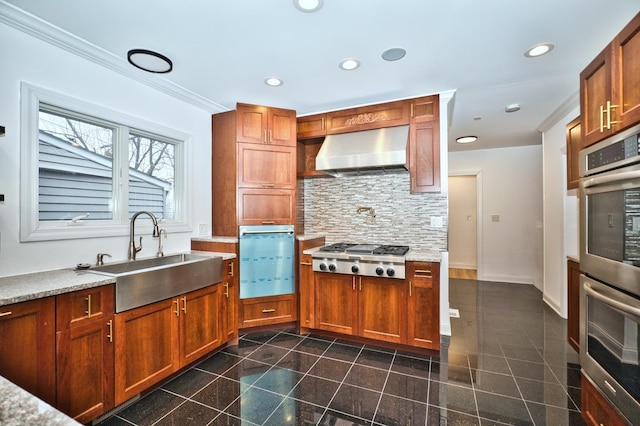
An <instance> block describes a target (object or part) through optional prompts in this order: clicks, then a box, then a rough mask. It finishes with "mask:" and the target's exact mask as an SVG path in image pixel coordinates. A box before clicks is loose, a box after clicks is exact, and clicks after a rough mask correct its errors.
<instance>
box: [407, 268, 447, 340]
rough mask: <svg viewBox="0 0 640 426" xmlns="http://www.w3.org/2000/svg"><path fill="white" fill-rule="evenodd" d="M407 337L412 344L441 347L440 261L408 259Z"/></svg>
mask: <svg viewBox="0 0 640 426" xmlns="http://www.w3.org/2000/svg"><path fill="white" fill-rule="evenodd" d="M406 277H407V280H408V282H409V295H408V299H407V300H408V302H409V303H408V327H407V328H408V338H407V343H408V344H409V345H411V346H415V347H419V348H426V349H434V350H439V349H440V264H439V263H437V262H407V263H406Z"/></svg>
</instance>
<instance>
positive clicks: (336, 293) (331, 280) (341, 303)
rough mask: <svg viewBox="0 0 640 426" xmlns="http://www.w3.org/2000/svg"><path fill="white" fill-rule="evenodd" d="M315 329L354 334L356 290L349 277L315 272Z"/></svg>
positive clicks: (351, 278) (352, 279) (353, 282)
mask: <svg viewBox="0 0 640 426" xmlns="http://www.w3.org/2000/svg"><path fill="white" fill-rule="evenodd" d="M314 275H315V282H316V328H318V329H320V330H327V331H334V332H336V333H342V334H356V326H357V324H356V318H357V304H356V296H357V293H356V291H355V290H356V289H355V280H354V278H353V277H352V276H351V275H344V274H328V273H322V272H316V273H315V274H314Z"/></svg>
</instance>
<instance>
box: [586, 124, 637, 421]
mask: <svg viewBox="0 0 640 426" xmlns="http://www.w3.org/2000/svg"><path fill="white" fill-rule="evenodd" d="M580 172H581V180H580V190H579V194H580V268H581V270H582V271H583V275H582V276H581V278H580V284H581V289H580V363H581V365H582V369H583V372H584V374H585V375H586V376H587V377H588V378H589V379H590V380H591V382H592V383H593V384H594V385H595V386H596V387H597V388H598V389H599V390H600V393H601V394H602V395H604V396H605V397H606V398H607V399H609V401H610V402H611V403H612V405H613V406H615V407H616V408H617V409H618V411H620V413H621V414H622V415H623V416H624V417H625V418H626V419H627V421H628V422H629V423H632V422H633V421H637V419H640V125H639V126H635V127H632V128H630V129H628V130H626V131H624V132H621V133H620V134H618V135H615V136H613V137H611V138H609V139H606V140H604V141H602V142H600V143H598V144H595V145H593V146H590V147H588V148H586V149H584V150H583V151H581V153H580Z"/></svg>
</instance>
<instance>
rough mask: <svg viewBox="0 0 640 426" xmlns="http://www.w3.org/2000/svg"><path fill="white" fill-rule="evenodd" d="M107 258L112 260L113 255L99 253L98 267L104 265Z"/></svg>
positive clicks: (97, 257) (97, 258)
mask: <svg viewBox="0 0 640 426" xmlns="http://www.w3.org/2000/svg"><path fill="white" fill-rule="evenodd" d="M105 256H107V257H109V258H111V255H110V254H109V253H98V256H96V265H98V266H101V265H104V257H105Z"/></svg>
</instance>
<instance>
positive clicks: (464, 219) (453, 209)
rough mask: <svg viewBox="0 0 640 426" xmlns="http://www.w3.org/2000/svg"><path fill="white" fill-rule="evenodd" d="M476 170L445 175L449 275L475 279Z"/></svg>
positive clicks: (476, 274)
mask: <svg viewBox="0 0 640 426" xmlns="http://www.w3.org/2000/svg"><path fill="white" fill-rule="evenodd" d="M479 178H480V175H479V174H468V175H459V176H449V269H450V270H449V277H450V278H461V279H472V280H476V279H478V275H479V274H478V264H479V262H478V241H479V239H478V223H479V217H478V216H479V212H480V210H479V209H478V206H479V202H478V198H479V197H478V183H479Z"/></svg>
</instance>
